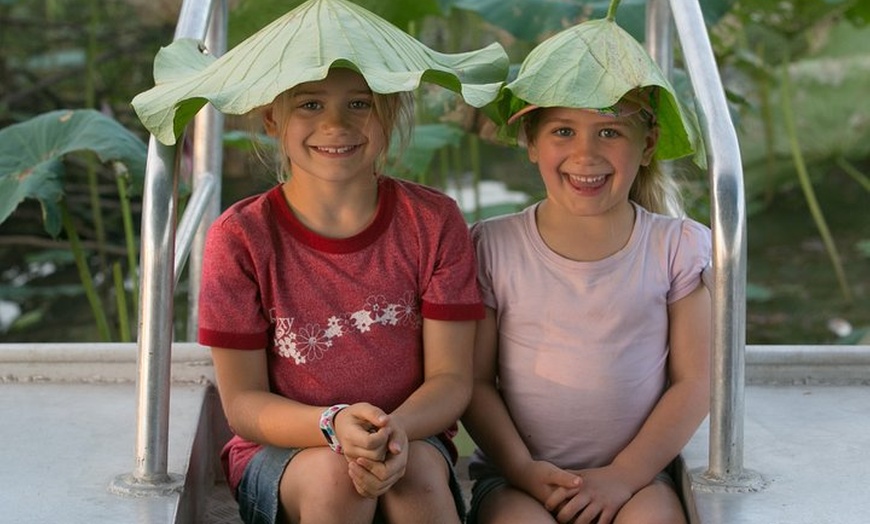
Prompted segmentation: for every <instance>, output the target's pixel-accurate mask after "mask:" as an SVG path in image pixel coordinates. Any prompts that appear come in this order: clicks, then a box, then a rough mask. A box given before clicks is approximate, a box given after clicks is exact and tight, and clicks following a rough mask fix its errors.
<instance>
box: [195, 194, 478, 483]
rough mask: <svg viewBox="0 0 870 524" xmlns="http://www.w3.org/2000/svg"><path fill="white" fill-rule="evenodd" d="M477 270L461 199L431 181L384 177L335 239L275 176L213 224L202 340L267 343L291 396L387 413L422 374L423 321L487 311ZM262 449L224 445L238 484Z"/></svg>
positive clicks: (275, 371)
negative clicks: (369, 210)
mask: <svg viewBox="0 0 870 524" xmlns="http://www.w3.org/2000/svg"><path fill="white" fill-rule="evenodd" d="M475 268H476V266H475V260H474V251H473V248H472V245H471V240H470V235H469V232H468V226H467V225H466V223H465V221H464V219H463V217H462V214H461V213H460V211H459V208H458V206H457V205H456V203H455V202H454V201H453V200H451V199H450V198H449V197H447V196H445V195H443V194H442V193H439V192H437V191H435V190H432V189H430V188H427V187H424V186H421V185H418V184H414V183H411V182H407V181H401V180H396V179H392V178H389V177H381V178H380V183H379V188H378V209H377V212H376V215H375V218H374V219H373V221H372V223H371V224H370V225H369V226H368V227H367V228H366V229H365V230H364V231H362V232H360V233H358V234H357V235H355V236H353V237H349V238H344V239H332V238H326V237H323V236H320V235H318V234H316V233H314V232H312V231H311V230H309V229H307V228H306V227H305V226H304V225H303V224H302V223H301V222H299V220H298V219H297V218H296V217H295V215H294V214H293V213H292V211H291V210H290V208H289V206H288V205H287V202H286V201H285V199H284V194H283V192H282V190H281V186H276V187H275V188H273V189H272V190H270V191H268V192H266V193H264V194H262V195H258V196H254V197H250V198H247V199H245V200H242V201H240V202H238V203H236V204H235V205H233V206H231V207H230V208H229V209H228V210H227V211H226V212H224V213H223V214H222V215H221V216H220V217H219V218H218V220H217V221H216V222H215V223H214V224H213V225H212V227H211V229H210V230H209V234H208V237H207V241H206V250H205V257H204V264H203V275H202V284H201V293H200V300H199V304H200V308H199V342H200V343H201V344H203V345H206V346H213V347H223V348H231V349H238V350H254V349H263V348H266V350H267V358H268V365H269V381H270V387H271V389H272V391H273V392H275V393H277V394H280V395H282V396H285V397H287V398H291V399H294V400H297V401H299V402H302V403H305V404H310V405H321V406H325V405H332V404H337V403H348V404H352V403H355V402H363V401H364V402H369V403H371V404H373V405H376V406H379V407H380V408H382V409H383V410H385V411H386V412H391V411H392V410H394V409H395V408H396V407H398V406H399V405H400V404H401V403H402V402H403V401H404V400H405V399H406V398H407V397H408V396H409V395H410V394H411V393H412V392H413V391H415V390H416V389H417V388H418V387H419V386H420V385H421V384H422V381H423V351H422V319H423V318H424V317H425V318H430V319H436V320H475V319H479V318H482V316H483V306H482V304H481V301H480V295H479V291H478V288H477V285H476V282H475ZM257 450H259V445H257V444H255V443H252V442H247V441H245V440H243V439H241V438H239V437H237V436H236V437H234V438H233V439H232V440H231V441H230V442H229V443H228V444H227V446H226V448H225V449H224V459H225V464H226V467H227V469H228V472H227V473H228V479H229V482H230V485H231V486H232V488H233V489H235V487H236V486H237V485H238V482H239V480H240V478H241V475H242V472H243V471H244V467H245V466H246V465H247V462H248V460H250V458H251V457H252V456H253V454H254V453H255V452H256V451H257Z"/></svg>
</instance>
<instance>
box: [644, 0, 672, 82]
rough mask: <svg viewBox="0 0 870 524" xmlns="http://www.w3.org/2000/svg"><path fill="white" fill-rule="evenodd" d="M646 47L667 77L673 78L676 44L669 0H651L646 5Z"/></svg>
mask: <svg viewBox="0 0 870 524" xmlns="http://www.w3.org/2000/svg"><path fill="white" fill-rule="evenodd" d="M646 49H647V51H648V52H649V54H650V56H651V57H652V59H653V60H655V62H656V63H657V64H658V65H659V67H660V68H661V70H662V72H663V73H664V74H665V78H667V79H669V80H670V79H671V78H673V71H674V44H673V31H672V27H671V6H670V5H669V4H668V0H649V2H648V3H647V5H646Z"/></svg>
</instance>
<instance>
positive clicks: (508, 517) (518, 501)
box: [477, 486, 556, 524]
mask: <svg viewBox="0 0 870 524" xmlns="http://www.w3.org/2000/svg"><path fill="white" fill-rule="evenodd" d="M555 522H556V519H554V518H553V516H552V515H550V512H549V511H547V509H546V508H545V507H544V506H543V504H541V503H540V502H538V501H537V500H536V499H535V498H534V497H532V496H531V495H529V494H528V493H526V492H524V491H521V490H518V489H516V488H512V487H510V486H503V487H500V488H496V489H494V490H492V491H491V492H490V493H488V494H487V495H486V497H485V498H484V499H483V501H482V503H481V504H480V509H479V510H478V514H477V524H509V523H511V524H518V523H524V524H525V523H528V524H554V523H555Z"/></svg>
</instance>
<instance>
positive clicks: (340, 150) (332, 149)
mask: <svg viewBox="0 0 870 524" xmlns="http://www.w3.org/2000/svg"><path fill="white" fill-rule="evenodd" d="M354 147H356V146H342V147H318V149H320V150H321V151H324V152H326V153H332V154H334V155H340V154H342V153H347V152H348V151H350V150H352V149H353V148H354Z"/></svg>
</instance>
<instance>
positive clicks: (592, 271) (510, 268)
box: [472, 205, 711, 469]
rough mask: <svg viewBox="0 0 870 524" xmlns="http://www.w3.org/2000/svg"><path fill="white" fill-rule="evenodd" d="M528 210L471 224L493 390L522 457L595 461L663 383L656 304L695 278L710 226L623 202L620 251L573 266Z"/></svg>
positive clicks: (662, 312) (618, 445)
mask: <svg viewBox="0 0 870 524" xmlns="http://www.w3.org/2000/svg"><path fill="white" fill-rule="evenodd" d="M536 207H537V206H536V205H535V206H531V207H529V208H527V209H525V210H524V211H522V212H520V213H517V214H514V215H509V216H503V217H498V218H494V219H490V220H487V221H484V222H482V223H479V224H476V225H475V226H474V227H473V229H472V236H473V239H474V242H475V244H476V248H477V256H478V260H479V268H480V269H479V275H478V279H479V282H480V284H481V292H482V293H483V301H484V304H485V305H486V306H488V307H491V308H493V309H495V310H496V315H497V321H498V332H499V339H498V340H499V353H498V354H499V363H498V373H499V386H500V389H501V393H502V396H503V398H504V401H505V403H506V405H507V408H508V410H509V411H510V414H511V417H512V418H513V421H514V424H515V425H516V427H517V430H518V431H519V434H520V435H521V436H522V438H523V440H524V441H525V444H526V446H527V447H528V449H529V451H530V453H531V455H532V457H533V458H535V459H537V460H546V461H549V462H552V463H554V464H556V465H558V466H560V467H563V468H572V469H580V468H590V467H598V466H602V465H605V464H609V463H610V462H611V461H612V460H613V458H614V457H615V456H616V454H617V453H618V452H619V451H621V450H622V449H623V448H624V447H625V446H626V445H627V444H628V442H629V441H631V439H632V438H634V436H635V435H636V434H637V432H638V430H639V429H640V426H641V425H642V424H643V422H644V420H646V418H647V416H648V415H649V413H650V411H651V410H652V408H653V406H654V405H655V404H656V402H657V401H658V400H659V397H660V396H661V394H662V392H663V390H664V388H665V384H666V379H667V367H666V366H667V358H668V347H667V344H668V310H667V307H668V305H669V304H672V303H674V302H676V301H677V300H680V299H681V298H683V297H684V296H686V295H687V294H688V293H689V292H691V291H692V290H694V289H695V288H696V287H697V286H698V285H699V284H700V282H701V272H702V270H704V268H706V267H707V266H708V265H709V264H710V261H711V242H710V231H709V230H708V229H707V228H706V227H705V226H703V225H701V224H699V223H697V222H694V221H692V220H689V219H676V218H670V217H665V216H661V215H656V214H652V213H650V212H648V211H646V210H645V209H643V208H642V207H640V206H637V205H635V210H636V214H635V215H636V219H635V224H634V229H633V231H632V234H631V237H630V239H629V241H628V243H627V244H626V246H625V247H624V248H623V249H622V250H620V251H619V252H617V253H615V254H614V255H612V256H610V257H608V258H606V259H604V260H599V261H595V262H577V261H573V260H568V259H566V258H563V257H561V256H559V255H558V254H556V253H554V252H553V251H551V250H550V249H549V248H548V247H547V246H546V244H545V243H544V242H543V240H542V239H541V236H540V234H539V232H538V228H537V226H536V222H535V209H536ZM477 459H478V460H482V461H484V462H485V458H484V457H482V455H480V454H478V455H477Z"/></svg>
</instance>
